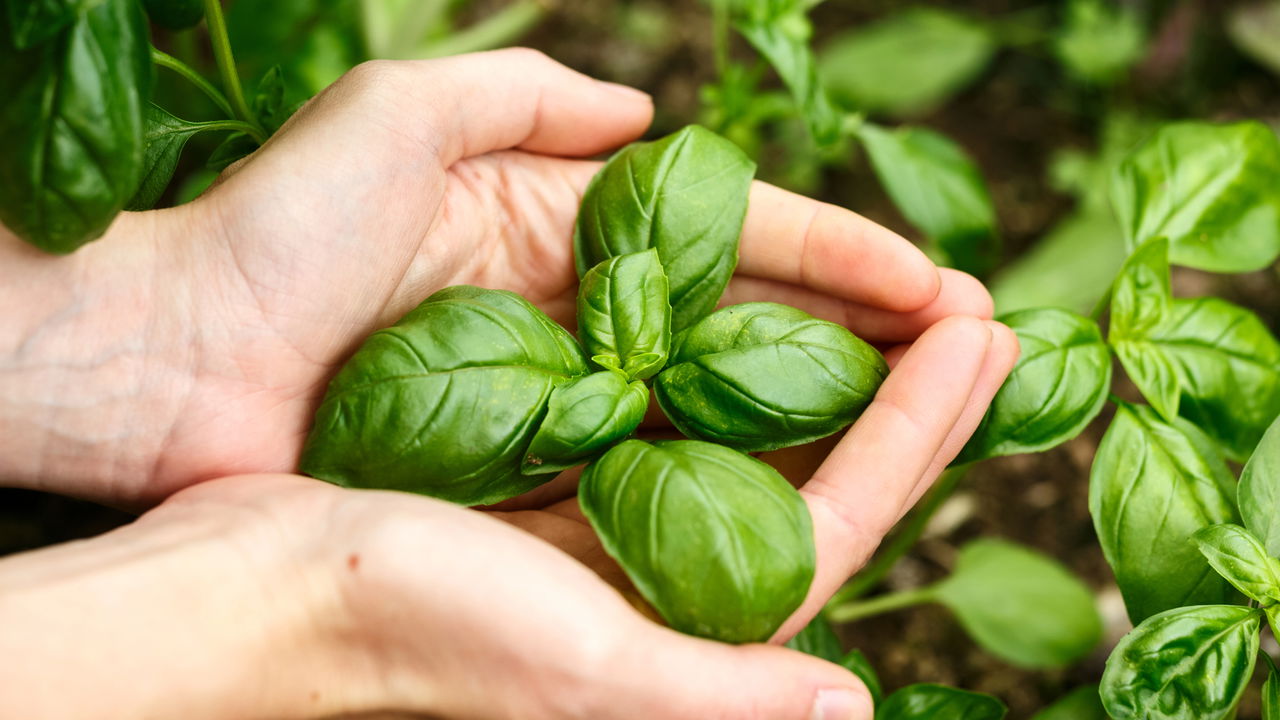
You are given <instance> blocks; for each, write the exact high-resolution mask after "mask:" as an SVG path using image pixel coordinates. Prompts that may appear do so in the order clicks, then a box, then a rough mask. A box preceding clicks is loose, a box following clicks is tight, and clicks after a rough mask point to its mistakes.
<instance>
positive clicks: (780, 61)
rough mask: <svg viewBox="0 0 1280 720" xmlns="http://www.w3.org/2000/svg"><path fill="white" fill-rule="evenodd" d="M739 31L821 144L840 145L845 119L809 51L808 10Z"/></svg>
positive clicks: (739, 25) (810, 28)
mask: <svg viewBox="0 0 1280 720" xmlns="http://www.w3.org/2000/svg"><path fill="white" fill-rule="evenodd" d="M735 27H736V28H737V30H738V32H739V33H741V34H742V36H743V37H745V38H746V39H747V42H749V43H751V46H752V47H754V48H755V49H756V51H757V52H759V53H760V54H761V55H763V56H764V57H765V59H766V60H768V61H769V64H770V65H771V66H773V69H774V70H775V71H777V73H778V76H779V77H781V78H782V81H783V83H785V84H786V86H787V89H788V90H789V91H791V95H792V97H794V98H795V101H796V105H798V106H799V107H800V114H801V115H802V116H803V117H804V120H805V122H806V123H807V124H808V127H809V132H810V133H811V134H812V135H813V139H814V140H815V141H816V142H817V144H818V145H819V146H821V147H828V146H831V145H834V144H835V143H836V142H838V141H839V140H840V125H841V121H842V120H841V115H840V112H839V111H838V110H836V107H835V105H833V104H832V103H831V98H830V97H829V96H828V95H827V90H826V88H825V87H823V85H822V83H821V82H820V81H819V80H818V69H817V63H816V61H815V59H814V57H813V51H812V50H810V49H809V38H810V36H811V35H812V34H813V26H812V25H811V24H810V23H809V19H808V18H807V17H805V14H804V10H803V9H800V10H796V11H795V12H792V13H791V14H789V15H785V16H783V17H781V18H777V19H771V20H769V21H767V22H744V21H739V22H738V23H736V24H735Z"/></svg>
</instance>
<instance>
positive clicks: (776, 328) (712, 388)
mask: <svg viewBox="0 0 1280 720" xmlns="http://www.w3.org/2000/svg"><path fill="white" fill-rule="evenodd" d="M888 373H889V367H888V365H887V364H885V361H884V358H883V357H881V355H880V353H879V352H877V351H876V349H875V348H873V347H871V346H870V345H868V344H867V343H865V342H863V341H862V340H859V339H858V338H857V337H855V336H854V334H853V333H851V332H849V331H848V330H846V329H845V328H844V327H843V326H840V325H837V324H835V323H831V322H827V321H825V320H818V319H816V318H814V317H812V316H810V315H809V314H807V313H805V312H804V311H802V310H797V309H795V308H792V307H787V306H785V305H777V304H774V303H746V304H742V305H732V306H730V307H727V308H723V309H721V310H719V311H717V312H715V313H713V314H712V315H709V316H708V317H706V318H705V319H703V320H702V322H699V323H698V324H697V325H694V326H693V327H691V328H689V329H688V330H687V331H685V332H684V333H681V334H680V335H679V336H677V337H676V339H675V342H674V347H673V348H672V352H671V363H670V364H669V365H668V366H667V368H666V369H665V370H663V371H662V372H661V373H659V374H658V379H657V381H656V382H655V383H654V393H655V395H656V397H657V399H658V404H659V405H661V406H662V409H663V411H664V412H666V414H667V417H669V418H670V419H671V422H672V423H673V424H675V426H676V428H677V429H679V430H680V432H682V433H684V434H685V435H687V436H689V437H691V438H696V439H699V440H710V441H714V442H718V443H721V444H724V445H728V446H730V447H734V448H737V449H739V450H743V451H747V452H756V451H764V450H776V449H778V448H783V447H789V446H791V445H800V444H803V443H807V442H810V441H812V440H816V439H818V438H821V437H826V436H827V435H830V434H832V433H834V432H837V431H838V430H840V429H841V428H843V427H845V426H846V425H848V424H849V423H851V422H853V421H854V419H856V418H857V417H858V415H859V414H861V413H862V410H863V409H864V408H865V407H866V406H867V404H868V403H870V402H871V399H872V397H873V396H874V395H875V392H876V390H877V389H878V388H879V387H880V383H881V382H883V381H884V378H885V376H886V375H888Z"/></svg>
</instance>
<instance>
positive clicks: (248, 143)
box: [205, 132, 258, 172]
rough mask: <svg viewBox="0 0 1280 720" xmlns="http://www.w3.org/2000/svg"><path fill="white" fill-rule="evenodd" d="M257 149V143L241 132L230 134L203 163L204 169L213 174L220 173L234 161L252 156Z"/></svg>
mask: <svg viewBox="0 0 1280 720" xmlns="http://www.w3.org/2000/svg"><path fill="white" fill-rule="evenodd" d="M257 149H258V143H257V141H255V140H254V139H253V138H251V137H249V136H248V135H246V134H244V133H242V132H235V133H231V134H230V135H228V136H227V139H226V140H223V141H222V142H221V143H220V144H219V145H218V147H216V148H214V149H213V152H212V153H210V155H209V159H208V160H207V161H205V167H206V168H208V169H210V170H213V171H214V172H222V171H223V170H226V169H227V167H228V166H229V165H231V164H232V163H234V162H235V161H237V160H239V159H240V158H242V157H246V156H248V155H251V154H253V152H254V151H255V150H257Z"/></svg>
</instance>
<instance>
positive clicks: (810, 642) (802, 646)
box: [787, 615, 844, 663]
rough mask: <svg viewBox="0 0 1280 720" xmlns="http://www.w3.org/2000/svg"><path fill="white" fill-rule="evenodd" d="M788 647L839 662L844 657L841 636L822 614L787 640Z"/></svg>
mask: <svg viewBox="0 0 1280 720" xmlns="http://www.w3.org/2000/svg"><path fill="white" fill-rule="evenodd" d="M787 647H789V648H791V649H792V650H799V651H800V652H802V653H805V654H807V655H812V656H814V657H820V658H822V659H823V660H826V661H827V662H833V663H838V662H840V659H841V658H842V657H844V649H843V648H841V647H840V638H838V637H836V631H835V629H834V628H832V627H831V623H830V622H828V621H827V619H826V618H824V617H823V616H822V615H817V616H815V617H814V618H813V619H812V620H810V621H809V624H808V625H805V626H804V627H803V628H802V629H801V630H800V632H798V633H796V635H795V637H793V638H791V639H790V640H788V641H787Z"/></svg>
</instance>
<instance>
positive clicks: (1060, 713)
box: [1031, 685, 1111, 720]
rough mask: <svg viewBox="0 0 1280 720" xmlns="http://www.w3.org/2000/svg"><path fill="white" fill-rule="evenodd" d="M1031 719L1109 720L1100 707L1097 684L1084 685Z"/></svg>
mask: <svg viewBox="0 0 1280 720" xmlns="http://www.w3.org/2000/svg"><path fill="white" fill-rule="evenodd" d="M1031 720H1111V718H1110V716H1109V715H1107V711H1106V710H1105V709H1103V707H1102V697H1101V696H1099V695H1098V686H1097V685H1086V686H1084V687H1079V688H1076V689H1075V690H1072V691H1071V692H1070V693H1067V694H1066V695H1065V696H1063V697H1062V698H1061V699H1060V700H1058V701H1057V702H1055V703H1054V704H1052V705H1050V706H1049V707H1047V708H1045V709H1043V710H1041V711H1040V712H1038V713H1036V714H1035V715H1033V716H1031Z"/></svg>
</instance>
